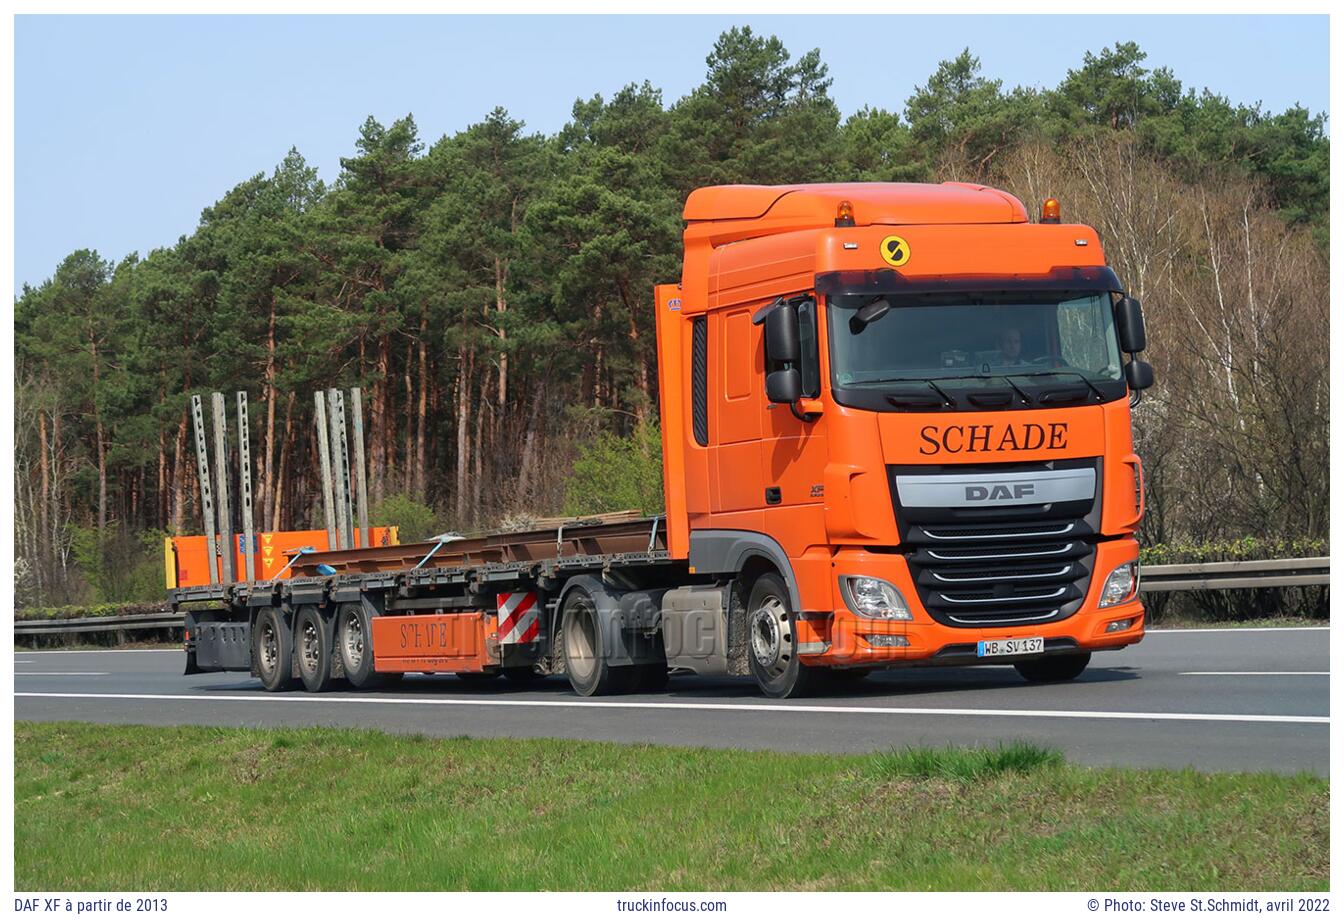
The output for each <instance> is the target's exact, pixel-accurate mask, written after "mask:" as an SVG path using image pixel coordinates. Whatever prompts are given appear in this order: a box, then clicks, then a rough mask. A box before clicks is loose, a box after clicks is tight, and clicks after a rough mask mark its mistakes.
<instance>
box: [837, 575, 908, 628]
mask: <svg viewBox="0 0 1344 920" xmlns="http://www.w3.org/2000/svg"><path fill="white" fill-rule="evenodd" d="M840 591H841V593H842V594H844V596H845V603H846V604H848V605H849V609H850V610H853V611H854V612H855V613H857V614H858V615H859V616H861V617H869V618H871V619H874V620H913V619H914V617H913V616H911V615H910V607H909V605H907V604H906V602H905V598H904V597H902V596H901V592H900V591H898V590H896V586H895V585H893V584H892V583H891V582H889V581H883V580H882V579H880V578H868V577H867V576H863V575H841V576H840Z"/></svg>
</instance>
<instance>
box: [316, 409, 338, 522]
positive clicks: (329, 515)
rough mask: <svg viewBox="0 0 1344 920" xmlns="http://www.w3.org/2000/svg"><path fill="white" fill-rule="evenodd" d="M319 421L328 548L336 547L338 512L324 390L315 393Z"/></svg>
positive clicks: (324, 514)
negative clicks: (334, 498) (334, 501)
mask: <svg viewBox="0 0 1344 920" xmlns="http://www.w3.org/2000/svg"><path fill="white" fill-rule="evenodd" d="M313 409H314V413H315V414H314V418H315V419H316V421H317V454H318V457H319V458H321V463H322V519H323V521H324V522H325V524H326V525H327V549H335V548H336V513H335V509H334V508H333V507H332V500H331V451H330V449H329V448H328V447H327V401H326V398H325V397H324V396H323V394H322V391H321V390H318V391H317V392H316V393H314V394H313Z"/></svg>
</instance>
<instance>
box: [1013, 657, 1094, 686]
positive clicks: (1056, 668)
mask: <svg viewBox="0 0 1344 920" xmlns="http://www.w3.org/2000/svg"><path fill="white" fill-rule="evenodd" d="M1091 660H1092V653H1091V652H1083V653H1082V654H1079V655H1052V656H1050V657H1049V658H1037V659H1036V660H1035V661H1020V662H1018V663H1017V664H1015V665H1013V667H1015V668H1017V673H1019V674H1021V675H1022V676H1023V677H1024V678H1025V679H1026V681H1027V682H1028V683H1032V684H1053V683H1062V682H1064V681H1067V680H1073V679H1074V678H1075V677H1077V676H1078V675H1079V674H1082V673H1083V671H1084V670H1086V668H1087V663H1088V662H1089V661H1091Z"/></svg>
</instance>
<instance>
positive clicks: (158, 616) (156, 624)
mask: <svg viewBox="0 0 1344 920" xmlns="http://www.w3.org/2000/svg"><path fill="white" fill-rule="evenodd" d="M182 625H183V616H182V614H181V613H174V612H173V611H171V610H166V611H164V612H162V613H137V614H131V615H129V616H124V617H75V618H72V619H67V620H15V621H14V635H16V636H43V635H52V634H54V633H83V632H110V631H112V630H118V629H120V630H126V631H127V632H130V631H132V630H139V629H172V628H174V627H181V626H182Z"/></svg>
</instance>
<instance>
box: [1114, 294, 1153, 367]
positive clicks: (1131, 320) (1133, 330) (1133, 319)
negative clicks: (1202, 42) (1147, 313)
mask: <svg viewBox="0 0 1344 920" xmlns="http://www.w3.org/2000/svg"><path fill="white" fill-rule="evenodd" d="M1115 330H1116V332H1117V333H1118V334H1119V336H1120V349H1121V350H1122V351H1127V352H1129V353H1130V354H1133V353H1134V352H1136V351H1143V350H1144V349H1145V348H1147V347H1148V334H1147V333H1146V332H1145V331H1144V328H1143V307H1142V306H1140V305H1139V302H1138V301H1137V300H1135V299H1134V298H1133V297H1121V298H1120V302H1119V303H1118V304H1116V305H1115Z"/></svg>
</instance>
